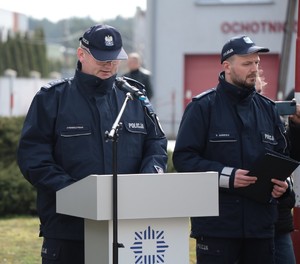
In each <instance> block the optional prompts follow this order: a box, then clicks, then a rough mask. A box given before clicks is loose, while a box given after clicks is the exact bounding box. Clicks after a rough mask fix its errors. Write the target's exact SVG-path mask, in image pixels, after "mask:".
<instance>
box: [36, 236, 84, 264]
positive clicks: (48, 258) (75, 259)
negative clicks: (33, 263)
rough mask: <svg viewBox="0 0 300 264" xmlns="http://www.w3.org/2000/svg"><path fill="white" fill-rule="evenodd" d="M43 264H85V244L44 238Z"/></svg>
mask: <svg viewBox="0 0 300 264" xmlns="http://www.w3.org/2000/svg"><path fill="white" fill-rule="evenodd" d="M41 256H42V264H84V242H83V241H76V240H62V239H50V238H44V241H43V246H42V251H41Z"/></svg>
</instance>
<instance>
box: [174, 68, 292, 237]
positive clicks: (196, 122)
mask: <svg viewBox="0 0 300 264" xmlns="http://www.w3.org/2000/svg"><path fill="white" fill-rule="evenodd" d="M286 147H287V143H286V140H285V136H284V127H283V124H282V122H281V120H280V118H279V116H278V114H277V112H276V110H275V106H274V103H273V102H272V101H271V100H269V99H267V98H265V97H263V96H262V95H260V94H258V93H256V92H255V89H254V88H253V89H252V90H251V89H250V90H249V89H243V88H238V87H235V86H233V85H232V84H229V83H227V82H226V81H225V79H224V73H221V74H220V77H219V84H218V86H217V87H216V88H214V89H211V90H210V91H208V92H204V93H203V94H201V95H199V96H197V97H195V98H194V99H193V101H192V102H191V103H190V104H189V105H188V106H187V108H186V110H185V112H184V115H183V117H182V121H181V125H180V128H179V131H178V135H177V140H176V145H175V150H174V154H173V163H174V166H175V168H176V170H177V171H179V172H197V171H199V172H205V171H217V172H219V175H220V176H219V177H220V183H219V185H220V186H219V201H220V202H219V216H217V217H201V218H200V217H199V218H197V217H194V218H192V236H193V237H199V236H212V237H248V238H250V237H253V238H268V237H272V236H273V232H274V222H275V221H276V219H277V206H276V201H275V199H273V200H272V199H271V201H270V203H266V204H263V203H258V202H255V201H253V200H250V199H248V198H245V197H243V196H241V195H239V194H238V193H237V192H236V191H235V189H234V187H233V181H234V174H235V171H236V169H245V170H249V169H250V168H251V167H252V165H253V164H254V161H255V160H256V159H257V158H258V157H259V156H260V155H261V154H262V153H265V152H266V149H270V150H275V151H278V152H280V153H285V151H286ZM222 174H225V175H226V174H227V175H226V176H227V181H226V180H225V181H224V178H225V179H226V176H225V177H224V176H222ZM270 198H271V195H270ZM191 202H194V203H197V201H191Z"/></svg>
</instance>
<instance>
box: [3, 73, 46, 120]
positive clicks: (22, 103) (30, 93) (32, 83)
mask: <svg viewBox="0 0 300 264" xmlns="http://www.w3.org/2000/svg"><path fill="white" fill-rule="evenodd" d="M50 81H51V80H50V79H39V78H16V77H9V76H8V77H0V116H23V115H26V114H27V111H28V108H29V106H30V104H31V101H32V99H33V97H34V96H35V94H36V93H37V91H39V90H40V88H41V87H42V86H44V85H45V84H47V83H48V82H50Z"/></svg>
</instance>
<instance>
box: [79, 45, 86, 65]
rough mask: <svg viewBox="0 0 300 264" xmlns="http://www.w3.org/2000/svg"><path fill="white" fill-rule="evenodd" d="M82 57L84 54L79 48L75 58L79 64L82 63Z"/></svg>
mask: <svg viewBox="0 0 300 264" xmlns="http://www.w3.org/2000/svg"><path fill="white" fill-rule="evenodd" d="M84 56H85V53H84V51H83V49H82V48H80V47H79V48H78V49H77V58H78V60H79V61H80V62H82V60H83V59H84Z"/></svg>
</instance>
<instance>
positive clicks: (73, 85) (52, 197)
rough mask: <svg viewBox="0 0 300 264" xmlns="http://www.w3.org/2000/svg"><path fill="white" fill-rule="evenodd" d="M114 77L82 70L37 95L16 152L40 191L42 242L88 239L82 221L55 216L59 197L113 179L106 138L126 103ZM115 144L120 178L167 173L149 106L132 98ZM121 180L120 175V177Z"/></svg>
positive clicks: (158, 131)
mask: <svg viewBox="0 0 300 264" xmlns="http://www.w3.org/2000/svg"><path fill="white" fill-rule="evenodd" d="M115 77H116V76H113V77H111V78H109V79H107V80H101V79H99V78H97V77H95V76H91V75H87V74H84V73H82V72H80V71H79V70H77V71H76V74H75V76H74V78H70V79H63V80H60V81H57V82H54V83H51V84H49V85H47V86H45V87H42V88H41V89H40V91H39V92H38V93H37V94H36V96H35V97H34V99H33V101H32V104H31V106H30V109H29V111H28V114H27V117H26V119H25V123H24V127H23V130H22V133H21V138H20V142H19V148H18V164H19V167H20V170H21V172H22V173H23V175H24V177H25V178H26V179H27V180H28V181H29V182H30V183H31V184H32V185H33V186H34V187H35V188H36V190H37V211H38V215H39V217H40V222H41V225H40V236H44V237H47V238H57V239H74V240H82V239H83V219H81V218H76V217H72V216H67V215H62V214H57V213H56V191H58V190H60V189H62V188H64V187H66V186H68V185H70V184H72V183H74V182H76V181H79V180H80V179H82V178H84V177H87V176H89V175H91V174H99V175H101V174H112V171H113V170H112V166H113V165H112V160H113V158H112V144H113V142H112V141H110V140H109V141H107V140H106V136H105V133H106V131H108V132H109V131H110V130H111V129H112V126H113V123H114V122H115V120H116V117H117V115H118V113H119V111H120V109H121V107H122V105H123V103H124V100H125V96H126V95H125V93H124V92H123V91H121V90H119V89H117V88H116V87H115V84H114V81H115ZM121 123H122V126H121V129H120V130H119V133H118V134H119V137H118V142H117V144H118V145H117V150H118V152H117V158H118V162H117V163H118V169H117V171H118V174H132V173H161V172H164V171H165V170H166V163H167V151H166V146H167V140H166V137H165V135H164V132H163V131H162V129H161V127H160V125H159V122H158V118H157V116H156V114H155V113H154V111H153V109H152V106H151V104H150V102H149V101H148V100H146V101H144V102H142V101H140V100H129V101H128V102H127V105H126V108H125V111H124V113H123V115H122V117H121ZM120 176H121V175H120Z"/></svg>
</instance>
